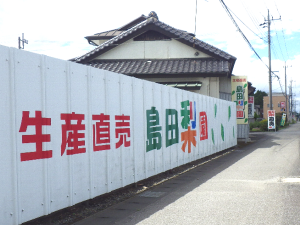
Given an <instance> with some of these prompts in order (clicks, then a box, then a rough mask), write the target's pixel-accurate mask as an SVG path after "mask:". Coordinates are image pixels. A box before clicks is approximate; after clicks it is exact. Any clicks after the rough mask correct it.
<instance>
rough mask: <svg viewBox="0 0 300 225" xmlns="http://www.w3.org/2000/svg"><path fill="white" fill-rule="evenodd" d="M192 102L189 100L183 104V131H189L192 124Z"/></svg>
mask: <svg viewBox="0 0 300 225" xmlns="http://www.w3.org/2000/svg"><path fill="white" fill-rule="evenodd" d="M189 106H190V102H189V100H186V101H183V102H181V111H180V115H181V116H183V118H182V120H181V126H182V128H183V129H188V126H189V123H190V110H189Z"/></svg>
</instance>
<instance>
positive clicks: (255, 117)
mask: <svg viewBox="0 0 300 225" xmlns="http://www.w3.org/2000/svg"><path fill="white" fill-rule="evenodd" d="M257 118H258V115H257V113H256V112H254V119H255V121H256V119H257Z"/></svg>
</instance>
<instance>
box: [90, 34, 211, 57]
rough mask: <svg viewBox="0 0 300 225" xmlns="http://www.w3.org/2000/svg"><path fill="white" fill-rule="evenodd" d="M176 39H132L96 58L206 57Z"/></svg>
mask: <svg viewBox="0 0 300 225" xmlns="http://www.w3.org/2000/svg"><path fill="white" fill-rule="evenodd" d="M196 52H199V51H198V50H195V49H194V48H192V47H189V46H187V45H185V44H182V43H181V42H179V41H177V40H173V39H172V40H165V41H133V39H131V40H128V41H126V42H124V43H123V44H121V45H119V46H118V48H113V49H111V50H110V51H108V52H106V53H104V54H102V55H100V56H98V57H97V58H96V59H145V58H146V59H174V58H176V59H178V58H181V59H182V58H208V57H210V56H209V55H207V54H205V53H203V52H199V53H200V54H199V55H198V56H195V53H196Z"/></svg>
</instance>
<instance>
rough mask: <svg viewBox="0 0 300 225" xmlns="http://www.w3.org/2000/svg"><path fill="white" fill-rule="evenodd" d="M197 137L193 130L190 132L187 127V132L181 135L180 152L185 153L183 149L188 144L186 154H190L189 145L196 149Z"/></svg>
mask: <svg viewBox="0 0 300 225" xmlns="http://www.w3.org/2000/svg"><path fill="white" fill-rule="evenodd" d="M196 135H197V133H196V131H195V130H191V126H188V130H187V131H185V132H182V133H181V141H184V142H183V144H182V147H181V150H182V151H183V152H185V147H186V145H187V144H188V153H191V147H192V146H191V143H192V144H193V145H194V146H195V147H196V139H195V136H196Z"/></svg>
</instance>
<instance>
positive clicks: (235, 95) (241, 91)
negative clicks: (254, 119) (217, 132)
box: [231, 76, 248, 124]
mask: <svg viewBox="0 0 300 225" xmlns="http://www.w3.org/2000/svg"><path fill="white" fill-rule="evenodd" d="M231 99H232V101H233V102H235V103H236V120H237V124H248V82H247V77H246V76H232V77H231Z"/></svg>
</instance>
